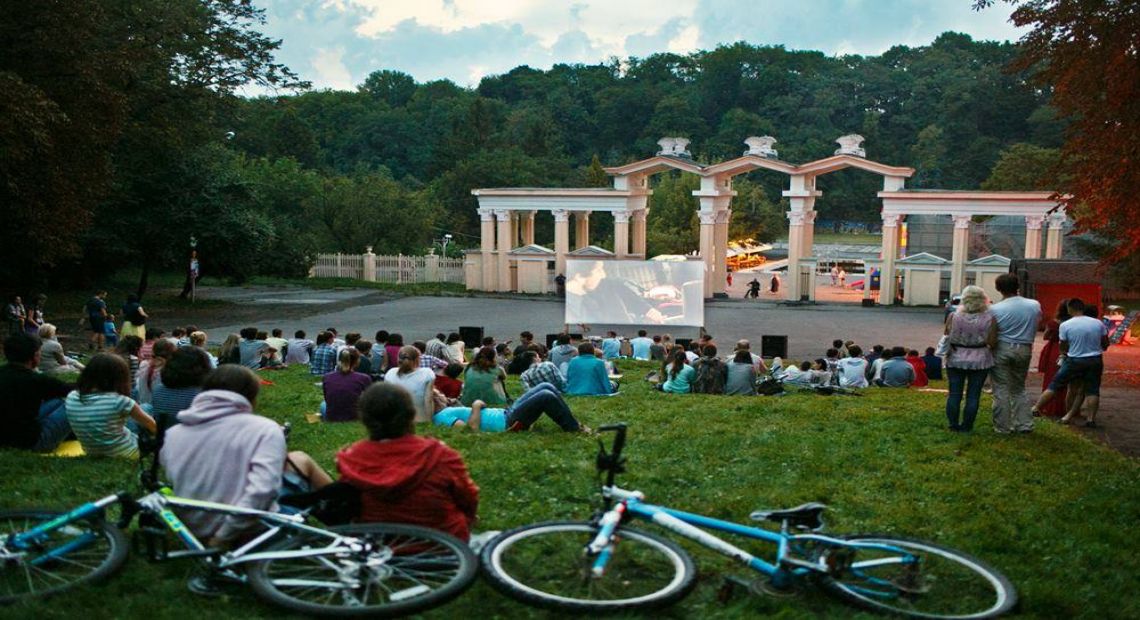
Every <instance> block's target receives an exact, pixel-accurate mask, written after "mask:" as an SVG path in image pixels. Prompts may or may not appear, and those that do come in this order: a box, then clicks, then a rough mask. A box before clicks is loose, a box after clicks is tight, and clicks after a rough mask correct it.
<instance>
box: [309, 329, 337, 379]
mask: <svg viewBox="0 0 1140 620" xmlns="http://www.w3.org/2000/svg"><path fill="white" fill-rule="evenodd" d="M332 341H333V335H332V333H330V332H321V333H319V334H317V346H316V348H314V349H313V354H312V355H310V356H309V374H310V375H316V376H321V377H323V376H325V375H327V374H329V373H330V372H332V371H333V370H334V369H335V368H336V360H337V354H336V347H334V346H333V344H332Z"/></svg>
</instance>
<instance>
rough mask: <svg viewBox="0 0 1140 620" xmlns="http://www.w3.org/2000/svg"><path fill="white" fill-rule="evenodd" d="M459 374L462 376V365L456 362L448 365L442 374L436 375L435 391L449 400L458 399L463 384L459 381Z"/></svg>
mask: <svg viewBox="0 0 1140 620" xmlns="http://www.w3.org/2000/svg"><path fill="white" fill-rule="evenodd" d="M461 374H463V365H462V364H459V363H456V362H452V363H450V364H448V365H447V368H444V369H443V374H441V375H436V377H435V389H437V390H439V392H440V394H443V395H444V396H446V397H447V398H449V399H452V400H456V399H458V398H459V395H460V394H461V393H463V382H462V381H460V380H459V375H461Z"/></svg>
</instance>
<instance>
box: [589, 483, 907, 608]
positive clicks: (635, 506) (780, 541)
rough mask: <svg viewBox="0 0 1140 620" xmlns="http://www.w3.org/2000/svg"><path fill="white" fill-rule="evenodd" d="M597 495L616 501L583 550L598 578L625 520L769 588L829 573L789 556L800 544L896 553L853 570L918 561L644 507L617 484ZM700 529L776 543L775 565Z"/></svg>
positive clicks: (824, 567)
mask: <svg viewBox="0 0 1140 620" xmlns="http://www.w3.org/2000/svg"><path fill="white" fill-rule="evenodd" d="M602 495H603V497H605V498H607V499H616V500H618V503H617V504H616V505H615V506H614V507H613V508H611V509H610V510H609V511H607V512H606V513H605V514H604V515H603V516H602V518H601V520H600V521H599V525H600V529H599V531H598V534H597V536H596V537H595V538H594V540H593V541H592V542H591V543H590V544H589V545H588V546H587V549H588V551H589V553H590V554H591V555H594V556H595V560H594V565H593V571H592V572H593V574H594V576H595V577H601V576H602V575H603V574H604V573H605V569H606V565H607V563H608V562H609V560H610V558H611V557H612V556H613V553H614V551H615V549H614V541H613V535H614V532H615V531H617V530H618V527H619V525H620V524H621V522H622V521H623V520H624V519H625V518H626V516H628V517H632V518H638V519H642V520H645V521H649V522H651V523H654V524H656V525H658V526H660V527H662V528H664V529H666V530H669V531H670V532H673V533H674V534H677V535H678V536H683V537H685V538H688V539H689V540H692V541H694V542H696V543H698V544H700V545H702V546H704V547H707V548H709V549H712V550H713V551H716V552H718V553H720V554H722V555H725V556H727V557H729V558H732V559H733V560H736V561H737V562H739V563H740V564H743V565H745V566H747V567H748V568H750V569H752V570H755V571H757V572H760V573H763V574H764V575H767V576H768V577H770V578H771V580H772V583H773V585H774V586H776V587H785V586H787V585H790V582H791V581H793V580H794V579H797V578H800V577H803V576H805V575H807V574H809V573H813V572H815V573H827V572H828V571H829V570H830V567H829V566H828V565H827V564H826V563H825V562H823V561H822V560H821V561H818V562H809V561H806V560H802V559H799V558H795V557H791V556H790V554H789V548H790V546H792V545H793V544H794V543H796V542H801V541H803V542H820V543H825V544H831V545H834V546H837V547H849V548H859V549H879V550H882V551H887V552H890V553H898V554H899V557H895V558H880V559H876V560H874V561H871V562H864V563H859V565H858V567H870V566H873V565H883V564H890V563H898V564H908V563H914V562H916V561H917V558H915V557H914V556H913V555H910V554H909V553H907V552H906V551H904V550H902V549H899V548H897V547H893V546H890V545H884V544H879V543H861V542H850V541H846V540H843V539H840V538H832V537H830V536H822V535H819V534H788V533H787V531H786V527H785V528H782V529H781V531H780V532H771V531H768V530H765V529H761V528H758V527H751V526H746V525H740V524H739V523H732V522H730V521H722V520H720V519H713V518H710V517H705V516H701V515H698V514H693V513H690V512H685V511H682V510H675V509H673V508H667V507H664V506H657V505H654V504H648V503H645V501H644V499H645V496H644V494H642V493H641V492H640V491H627V490H624V489H620V488H618V487H616V486H604V487H602ZM701 528H706V529H710V530H716V531H721V532H726V533H729V534H735V535H738V536H744V537H746V538H751V539H755V540H762V541H764V542H768V543H772V544H774V545H776V558H775V561H774V562H768V561H765V560H763V559H761V558H758V557H756V556H755V555H753V554H751V553H749V552H747V551H745V550H744V549H741V548H740V547H737V546H735V545H733V544H731V543H728V542H726V541H725V540H723V539H721V538H718V537H717V536H714V535H712V534H710V533H708V532H706V531H705V530H704V529H701ZM883 585H886V582H883Z"/></svg>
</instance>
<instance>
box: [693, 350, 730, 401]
mask: <svg viewBox="0 0 1140 620" xmlns="http://www.w3.org/2000/svg"><path fill="white" fill-rule="evenodd" d="M694 367H695V369H696V371H697V376H696V378H694V379H693V393H694V394H724V380H725V375H726V374H727V367H726V366H725V365H724V362H722V361H720V360H719V359H717V358H715V357H702V358H701V359H699V360H697V363H696V364H695V365H694Z"/></svg>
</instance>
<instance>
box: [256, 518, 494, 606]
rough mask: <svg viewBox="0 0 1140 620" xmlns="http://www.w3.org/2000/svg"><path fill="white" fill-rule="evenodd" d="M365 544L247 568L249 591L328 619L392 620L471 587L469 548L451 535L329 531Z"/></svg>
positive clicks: (290, 545)
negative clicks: (368, 618) (390, 619)
mask: <svg viewBox="0 0 1140 620" xmlns="http://www.w3.org/2000/svg"><path fill="white" fill-rule="evenodd" d="M329 531H330V532H336V533H337V534H340V535H341V536H350V537H352V538H356V539H359V540H363V541H365V542H366V543H367V544H366V545H365V548H364V549H363V550H360V551H353V550H350V549H348V548H347V547H346V548H344V549H341V550H335V551H331V552H329V553H327V554H322V555H314V556H308V557H281V558H274V559H269V560H261V561H258V562H252V563H251V564H250V566H249V567H248V568H247V570H246V574H247V575H248V576H249V584H250V586H252V587H253V590H254V591H255V592H257V594H258V595H260V596H262V597H263V598H265V599H266V600H268V601H269V602H271V603H274V604H277V605H281V606H282V607H286V608H288V609H291V610H293V611H299V612H302V613H306V614H313V615H327V616H372V617H383V616H398V615H404V614H410V613H415V612H417V611H422V610H425V609H428V608H431V607H435V606H438V605H442V604H444V603H446V602H447V601H450V600H451V599H453V598H455V597H456V596H459V595H460V594H461V593H462V592H463V591H464V590H466V589H467V588H468V587H469V586H470V585H471V583H472V582H474V581H475V575H476V571H477V567H478V564H477V562H476V558H475V554H474V553H472V552H471V550H470V549H468V548H467V545H466V544H464V543H463V541H460V540H458V539H456V538H455V537H453V536H449V535H448V534H444V533H443V532H437V531H436V530H431V529H427V528H424V527H416V526H412V525H395V524H390V523H370V524H363V525H347V526H341V527H333V528H329ZM330 542H331V539H330V538H328V537H327V536H320V535H317V534H310V533H303V532H302V533H298V534H297V535H296V536H290V537H288V538H285V539H284V540H282V541H281V542H280V543H278V544H276V545H275V546H274V547H273V548H272V549H271V550H272V551H280V552H288V551H293V550H301V549H311V548H320V547H325V546H328V544H329V543H330Z"/></svg>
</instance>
